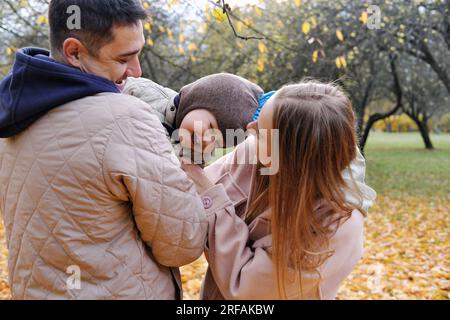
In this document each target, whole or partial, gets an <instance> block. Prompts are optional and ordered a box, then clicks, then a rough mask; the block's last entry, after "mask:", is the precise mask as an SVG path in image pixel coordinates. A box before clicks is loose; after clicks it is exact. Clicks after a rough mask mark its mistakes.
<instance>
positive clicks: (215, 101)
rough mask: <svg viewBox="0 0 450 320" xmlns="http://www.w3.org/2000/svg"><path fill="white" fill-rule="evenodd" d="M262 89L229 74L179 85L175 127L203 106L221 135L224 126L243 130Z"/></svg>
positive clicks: (224, 136)
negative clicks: (181, 86) (212, 118)
mask: <svg viewBox="0 0 450 320" xmlns="http://www.w3.org/2000/svg"><path fill="white" fill-rule="evenodd" d="M263 93H264V91H263V90H262V89H261V88H260V87H259V86H258V85H256V84H254V83H252V82H250V81H248V80H246V79H244V78H241V77H239V76H236V75H233V74H229V73H219V74H213V75H209V76H206V77H203V78H201V79H199V80H197V81H195V82H193V83H191V84H188V85H186V86H185V87H183V88H181V91H180V102H179V108H178V111H177V115H176V118H175V126H176V128H179V127H180V125H181V123H182V121H183V119H184V117H185V116H186V115H187V114H188V113H189V112H191V111H193V110H196V109H206V110H208V111H209V112H211V113H212V114H213V115H214V117H215V118H216V120H217V124H218V126H219V130H220V131H221V132H222V135H223V138H224V139H225V138H226V130H227V129H234V130H237V129H243V130H244V131H245V130H246V127H247V124H249V123H250V122H251V121H252V117H253V115H254V114H255V111H256V109H257V108H258V104H259V97H260V96H261V95H262V94H263Z"/></svg>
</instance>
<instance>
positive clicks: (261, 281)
mask: <svg viewBox="0 0 450 320" xmlns="http://www.w3.org/2000/svg"><path fill="white" fill-rule="evenodd" d="M209 194H210V196H211V197H214V198H216V199H227V200H226V201H227V205H226V206H225V209H220V208H221V205H222V203H220V202H219V203H218V205H220V206H218V210H216V209H214V208H213V209H212V210H213V211H215V214H212V215H210V216H209V234H208V244H207V249H206V250H205V255H206V258H207V260H208V263H209V268H210V270H211V273H212V276H213V278H214V281H215V284H216V285H217V287H218V288H219V290H220V292H221V294H222V296H223V297H224V298H225V299H230V300H253V299H263V300H265V299H282V298H283V296H281V295H280V294H279V292H278V285H277V280H276V272H275V267H274V265H273V263H272V254H271V248H272V241H271V235H268V236H266V237H264V238H262V239H260V240H258V241H256V242H255V243H253V244H251V241H249V240H250V232H249V228H248V226H247V224H246V223H245V222H244V221H243V220H242V219H240V218H239V217H238V216H237V215H236V214H235V212H234V207H233V205H232V203H231V201H230V200H229V199H228V196H227V194H226V192H225V189H224V188H223V186H222V185H220V184H219V185H216V186H215V187H214V189H212V190H210V191H209ZM318 280H319V279H318V274H317V275H312V276H311V275H305V277H304V278H303V279H302V282H303V290H304V292H305V295H307V296H308V297H311V296H312V297H314V298H319V291H318V290H319V285H318ZM297 289H298V287H295V288H294V287H293V286H291V287H288V288H287V294H288V297H293V296H294V297H295V296H298V292H294V291H295V290H297Z"/></svg>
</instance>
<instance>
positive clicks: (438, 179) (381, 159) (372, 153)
mask: <svg viewBox="0 0 450 320" xmlns="http://www.w3.org/2000/svg"><path fill="white" fill-rule="evenodd" d="M431 140H432V141H433V143H434V147H435V150H426V149H425V148H424V144H423V142H422V140H421V137H420V135H419V134H417V133H379V132H376V133H371V134H370V136H369V140H368V145H367V147H366V151H365V154H366V161H367V183H368V184H370V185H371V186H372V187H373V188H374V189H375V190H376V191H377V192H378V193H380V194H385V195H390V196H420V197H435V196H437V197H449V195H450V134H441V135H432V136H431Z"/></svg>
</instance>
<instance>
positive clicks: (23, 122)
mask: <svg viewBox="0 0 450 320" xmlns="http://www.w3.org/2000/svg"><path fill="white" fill-rule="evenodd" d="M15 58H16V59H15V62H14V66H13V68H12V70H11V72H10V73H9V74H8V75H7V76H6V77H5V78H4V79H3V80H2V81H1V82H0V138H9V137H13V136H15V135H17V134H19V133H20V132H22V131H23V130H25V129H26V128H28V127H29V126H30V125H31V124H32V123H33V122H35V121H36V120H38V119H39V118H40V117H42V116H43V115H45V114H46V113H47V112H48V111H49V110H51V109H53V108H56V107H58V106H60V105H63V104H65V103H68V102H71V101H74V100H78V99H81V98H84V97H87V96H91V95H95V94H98V93H101V92H115V93H120V90H119V89H118V88H117V86H116V85H115V84H114V83H113V82H112V81H109V80H107V79H105V78H101V77H98V76H95V75H92V74H87V73H84V72H82V71H80V70H79V69H77V68H74V67H71V66H69V65H65V64H62V63H59V62H56V61H55V60H53V59H52V58H50V52H49V51H47V50H44V49H38V48H24V49H21V50H18V51H17V53H16V57H15Z"/></svg>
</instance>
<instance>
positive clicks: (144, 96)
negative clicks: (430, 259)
mask: <svg viewBox="0 0 450 320" xmlns="http://www.w3.org/2000/svg"><path fill="white" fill-rule="evenodd" d="M123 93H126V94H130V95H133V96H135V97H137V98H139V99H141V100H143V101H144V102H146V103H147V104H148V105H150V106H151V108H150V111H151V112H153V113H154V114H155V115H156V116H157V117H158V118H159V120H160V121H161V123H162V124H163V126H164V127H165V129H166V132H167V137H168V139H170V140H171V143H172V145H173V147H174V150H175V152H176V153H177V155H179V156H185V157H186V155H187V154H189V152H190V151H191V147H192V144H194V146H195V149H194V151H195V152H194V153H191V154H190V156H191V157H196V156H198V154H196V152H198V153H201V154H202V157H201V159H202V160H203V162H205V161H208V159H209V157H210V153H211V152H212V151H213V149H214V144H215V141H210V140H208V137H207V136H205V135H203V132H205V131H206V130H208V129H216V130H219V131H220V133H221V134H222V137H223V138H225V137H226V130H227V129H233V130H238V129H242V130H244V131H245V130H246V126H247V124H248V123H250V122H251V121H252V118H253V116H254V115H255V111H256V110H257V108H258V106H259V102H260V98H264V92H263V90H262V89H261V88H260V87H259V86H258V85H256V84H254V83H251V82H250V81H248V80H246V79H244V78H241V77H239V76H235V75H232V74H228V73H219V74H213V75H209V76H206V77H203V78H201V79H199V80H197V81H195V82H193V83H191V84H188V85H186V86H184V87H183V88H182V89H181V90H180V93H179V94H177V93H176V92H175V91H173V90H171V89H168V88H164V87H162V86H160V85H158V84H156V83H154V82H153V81H151V80H148V79H144V78H139V79H136V78H129V79H128V80H127V84H126V86H125V88H124V91H123ZM195 122H198V123H197V126H196V125H195ZM198 124H200V125H198ZM177 129H180V130H186V131H187V132H189V133H190V138H191V139H192V140H191V141H181V143H180V138H179V135H177V134H174V133H176V130H177ZM233 140H234V139H233ZM211 144H212V146H211ZM234 144H235V143H234V141H233V142H231V146H232V145H234ZM227 146H230V143H228V145H227ZM196 159H197V158H196Z"/></svg>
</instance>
